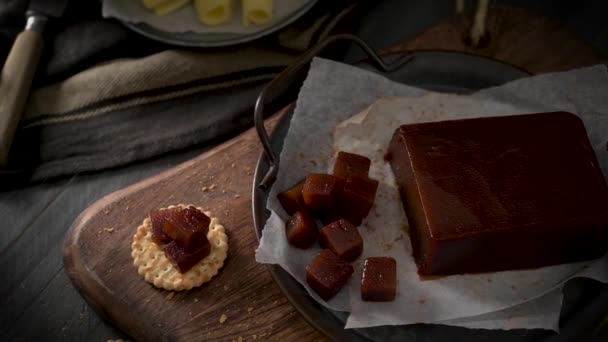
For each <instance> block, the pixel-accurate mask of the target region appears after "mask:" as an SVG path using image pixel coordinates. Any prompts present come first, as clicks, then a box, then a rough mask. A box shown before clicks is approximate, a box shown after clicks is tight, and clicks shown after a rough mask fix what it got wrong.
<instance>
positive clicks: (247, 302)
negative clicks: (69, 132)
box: [64, 113, 324, 341]
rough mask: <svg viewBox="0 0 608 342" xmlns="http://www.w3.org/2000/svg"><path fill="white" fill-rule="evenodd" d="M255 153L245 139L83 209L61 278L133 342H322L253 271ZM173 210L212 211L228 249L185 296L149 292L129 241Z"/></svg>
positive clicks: (264, 275)
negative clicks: (214, 270) (155, 213)
mask: <svg viewBox="0 0 608 342" xmlns="http://www.w3.org/2000/svg"><path fill="white" fill-rule="evenodd" d="M281 114H282V113H278V114H276V115H275V116H274V117H273V118H272V119H270V120H268V122H267V127H269V128H270V127H273V126H274V124H275V123H276V121H277V119H278V118H279V117H280V115H281ZM260 152H261V144H260V143H259V140H258V138H257V135H256V133H255V131H254V130H253V129H251V130H249V131H247V132H245V133H243V134H242V135H240V136H238V137H236V138H234V139H232V140H230V141H228V142H226V143H224V144H222V145H220V146H219V147H217V148H214V149H213V150H212V151H209V152H208V153H205V154H203V155H201V156H199V157H197V158H196V159H193V160H191V161H188V162H186V163H184V164H182V165H180V166H178V167H176V168H174V169H171V170H169V171H167V172H165V173H162V174H160V175H158V176H156V177H153V178H150V179H147V180H145V181H143V182H140V183H138V184H135V185H133V186H130V187H128V188H126V189H123V190H121V191H118V192H115V193H113V194H110V195H108V196H107V197H105V198H103V199H101V200H100V201H98V202H97V203H95V204H94V205H93V206H91V207H89V208H88V209H87V210H86V211H84V212H83V213H82V214H81V215H80V216H79V217H78V218H77V220H76V221H75V222H74V224H73V226H72V227H71V228H70V231H69V232H68V235H67V239H66V242H65V247H64V260H65V266H66V270H67V273H68V275H69V276H70V278H71V279H72V281H73V282H74V284H75V285H76V287H77V288H78V290H79V291H80V293H81V294H82V295H83V296H84V297H85V298H86V299H87V301H88V302H89V303H90V304H91V305H93V306H94V308H95V309H96V311H97V312H99V313H102V314H103V315H104V316H105V318H107V319H109V320H110V321H111V322H113V323H114V324H115V325H116V326H118V327H119V328H120V329H121V330H123V331H124V332H125V333H127V334H128V335H130V336H131V337H132V338H134V339H136V340H138V341H158V340H169V341H202V340H205V341H216V340H217V341H232V340H235V341H241V340H243V341H253V340H268V339H269V338H270V337H272V339H277V340H286V341H294V340H323V339H324V337H323V336H322V335H321V334H320V333H319V332H317V331H316V330H315V329H314V328H312V327H311V326H310V325H309V324H308V323H307V322H306V321H305V320H304V318H302V316H301V315H299V314H298V313H297V311H296V310H295V309H294V308H293V306H291V304H290V303H289V302H288V300H287V298H286V297H285V296H284V295H283V293H282V292H281V291H280V289H279V287H278V286H277V285H276V283H275V282H274V280H273V278H272V277H271V275H270V272H269V271H268V270H267V268H266V266H264V265H261V264H258V263H256V262H255V258H254V252H255V249H256V248H257V245H258V242H257V239H256V236H255V232H254V227H253V219H252V214H251V212H252V211H251V189H252V180H253V172H254V168H255V165H256V163H257V159H258V157H259V155H260ZM177 203H185V204H195V205H197V206H201V207H203V208H205V209H207V210H210V211H211V212H212V213H213V215H214V216H216V217H218V218H219V220H220V222H221V223H223V224H224V226H225V227H226V229H227V233H228V236H229V240H230V241H229V251H228V259H227V260H226V263H225V265H224V267H223V269H222V270H221V271H220V272H219V274H218V275H217V276H216V277H214V278H213V279H212V280H211V282H209V283H207V284H204V285H203V286H201V287H199V288H196V289H193V290H191V291H187V292H171V291H165V290H160V289H157V288H155V287H154V286H152V285H150V284H148V283H147V282H145V281H144V279H143V277H141V276H140V275H139V274H138V273H137V269H136V268H135V266H133V264H132V259H131V255H130V254H131V239H132V236H133V234H134V233H135V230H136V228H137V226H138V225H139V224H140V223H141V221H142V220H143V219H144V218H145V217H146V215H147V214H148V212H149V211H150V210H152V209H156V208H160V207H166V206H168V205H171V204H177ZM223 316H225V321H224V320H220V317H223Z"/></svg>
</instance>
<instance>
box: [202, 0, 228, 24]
mask: <svg viewBox="0 0 608 342" xmlns="http://www.w3.org/2000/svg"><path fill="white" fill-rule="evenodd" d="M232 1H233V0H194V7H196V14H197V16H198V19H199V20H200V21H201V22H202V23H203V24H205V25H221V24H224V23H227V22H229V21H230V20H232Z"/></svg>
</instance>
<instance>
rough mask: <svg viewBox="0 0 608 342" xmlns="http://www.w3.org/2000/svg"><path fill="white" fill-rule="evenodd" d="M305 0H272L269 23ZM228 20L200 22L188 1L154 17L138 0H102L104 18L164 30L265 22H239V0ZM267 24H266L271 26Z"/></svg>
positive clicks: (229, 29)
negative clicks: (273, 2) (165, 13)
mask: <svg viewBox="0 0 608 342" xmlns="http://www.w3.org/2000/svg"><path fill="white" fill-rule="evenodd" d="M307 2H308V0H279V1H275V8H274V13H273V20H272V23H277V22H279V21H281V20H282V19H284V18H286V17H287V16H288V15H290V14H291V13H293V12H294V11H296V10H298V9H300V8H302V6H304V5H305V4H306V3H307ZM235 5H236V6H234V8H233V17H232V21H231V22H230V23H227V24H225V25H219V26H208V25H204V24H202V23H201V22H200V21H199V20H198V18H197V17H196V11H195V9H194V4H193V3H192V4H189V5H186V6H184V7H182V8H181V9H179V10H177V11H175V12H173V13H170V14H169V15H166V16H162V17H161V16H157V15H156V14H155V13H154V12H153V11H152V10H149V9H147V8H145V7H144V6H143V4H142V2H141V1H140V0H104V1H103V8H102V13H103V16H104V18H116V19H118V20H121V21H125V22H130V23H146V24H148V25H150V26H152V27H154V28H156V29H159V30H162V31H165V32H174V33H183V32H195V33H255V32H258V31H260V30H264V29H266V28H268V25H250V26H244V25H242V22H243V19H242V18H243V17H242V12H243V11H242V9H241V2H240V1H236V2H235ZM272 23H271V24H269V25H272Z"/></svg>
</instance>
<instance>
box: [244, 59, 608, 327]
mask: <svg viewBox="0 0 608 342" xmlns="http://www.w3.org/2000/svg"><path fill="white" fill-rule="evenodd" d="M336 80H339V82H338V81H336ZM605 94H608V77H607V74H606V68H605V67H604V66H596V67H591V68H585V69H579V70H575V71H570V72H566V73H555V74H545V75H540V76H535V77H529V78H525V79H522V80H517V81H514V82H511V83H508V84H506V85H503V86H500V87H496V88H491V89H486V90H483V91H480V92H478V93H476V94H474V95H472V96H457V95H448V94H438V93H432V92H428V91H425V90H421V89H417V88H413V87H409V86H405V85H402V84H398V83H394V82H392V81H389V80H387V79H385V78H383V77H381V76H379V75H376V74H373V73H370V72H368V71H364V70H361V69H358V68H354V67H351V66H347V65H343V64H340V63H335V62H331V61H327V60H323V59H316V60H314V61H313V63H312V66H311V69H310V72H309V75H308V78H307V80H306V82H305V83H304V85H303V87H302V89H301V92H300V96H299V98H298V101H297V104H296V109H295V112H294V116H293V119H292V121H291V126H290V129H289V131H288V134H287V137H286V139H285V145H284V148H283V151H282V152H281V165H289V167H281V169H280V170H279V174H278V178H277V182H276V183H275V185H274V186H273V188H272V189H271V192H270V196H269V201H268V205H267V206H268V208H269V209H270V210H271V211H272V215H271V217H270V219H269V221H268V223H267V224H266V226H265V228H264V234H263V237H262V239H261V241H260V246H259V248H258V250H257V251H256V260H257V261H258V262H262V263H273V264H280V265H281V266H282V267H283V268H284V269H286V270H287V271H288V272H289V273H290V274H291V275H292V276H293V277H294V278H295V279H297V280H298V281H299V282H300V283H302V284H303V285H304V286H305V287H306V288H307V289H308V287H307V286H306V282H305V267H306V265H307V264H308V263H309V262H310V260H312V258H313V257H314V256H315V255H316V254H317V253H318V252H319V248H318V247H313V248H311V249H309V250H306V251H302V250H299V249H296V248H293V247H291V246H289V245H288V244H287V243H286V238H285V234H284V224H283V220H282V219H281V218H280V216H283V217H284V212H283V211H282V208H280V205H279V204H278V202H277V201H276V199H275V195H276V193H277V192H280V191H283V190H284V189H287V188H289V187H290V186H292V185H293V184H295V183H296V182H297V181H299V180H301V179H303V178H304V177H305V176H306V174H308V173H309V172H313V171H315V172H327V171H329V170H331V167H332V165H333V160H334V159H333V158H334V152H335V151H336V149H343V150H347V151H351V152H358V153H363V154H365V155H367V156H368V157H370V158H372V159H373V162H372V168H371V170H370V176H371V177H374V178H376V179H379V180H380V182H381V184H380V187H379V190H378V194H377V197H376V203H377V205H375V206H374V208H373V209H372V212H371V213H370V215H369V216H368V217H367V218H366V219H365V220H364V222H363V224H362V226H360V228H359V231H360V233H361V234H362V235H363V238H364V241H365V247H364V252H363V255H362V256H361V257H360V258H359V259H358V261H357V262H355V263H354V264H353V266H354V268H355V270H356V273H355V275H354V276H353V277H352V278H351V280H350V281H349V283H348V284H347V285H346V287H345V289H343V290H342V291H340V293H339V294H338V295H337V296H336V297H334V298H333V299H331V300H330V301H329V302H324V301H323V300H321V299H319V298H318V297H317V296H316V294H315V293H314V292H313V291H310V290H309V293H310V294H311V296H313V297H314V298H315V299H316V300H317V301H319V302H320V303H322V304H323V305H325V306H327V307H328V308H330V309H333V310H339V311H350V315H349V318H348V320H347V323H346V327H347V328H356V327H372V326H378V325H397V324H409V323H416V322H435V323H443V324H451V325H460V326H467V327H474V328H501V329H510V328H547V329H554V330H556V329H557V319H558V317H559V308H560V306H561V291H560V290H561V286H562V285H563V283H564V282H565V281H566V280H567V279H569V278H571V277H574V276H581V275H584V276H588V277H591V278H595V279H598V280H600V281H608V274H607V273H608V262H607V261H606V260H607V259H608V257H604V258H603V259H600V260H598V261H595V262H581V263H575V264H566V265H557V266H551V267H544V268H540V269H536V270H527V271H508V272H496V273H487V274H478V275H456V276H449V277H443V278H438V279H434V280H425V281H421V280H420V279H419V277H418V275H417V273H416V267H415V264H414V261H413V258H412V257H411V246H410V243H409V239H408V236H407V234H405V233H404V231H403V227H405V226H406V225H407V221H406V218H405V215H404V213H403V210H402V209H401V206H400V200H399V195H398V192H397V191H396V187H395V184H394V178H393V176H392V172H391V171H390V167H389V166H388V164H386V163H384V162H383V160H382V155H383V154H384V152H385V151H386V146H387V144H388V139H390V137H391V136H392V133H393V131H394V129H396V128H397V127H398V126H399V125H400V124H402V123H406V122H420V121H434V120H444V119H449V118H462V117H478V116H485V115H508V114H521V113H530V112H539V111H551V110H565V111H571V112H573V113H577V114H579V115H580V116H581V117H582V118H583V121H584V122H585V126H586V128H587V130H588V134H589V137H590V140H591V143H592V145H593V146H594V148H595V151H596V154H597V155H598V158H599V160H600V166H601V168H602V170H603V172H604V174H605V175H606V174H608V152H606V151H605V148H606V142H607V140H608V97H607V96H606V95H605ZM397 96H400V97H401V98H391V97H397ZM403 97H407V98H403ZM378 99H382V100H380V101H377V100H378ZM376 101H377V102H376ZM370 105H371V107H370ZM395 112H397V113H399V114H400V115H397V116H391V115H387V114H391V113H395ZM357 113H361V114H359V115H356V116H355V117H354V118H353V117H352V116H353V115H355V114H357ZM349 118H350V119H349ZM347 119H349V120H348V121H347V122H343V121H344V120H347ZM336 126H337V127H336ZM311 132H314V133H311ZM334 134H335V140H334ZM369 137H374V138H373V139H369ZM379 137H380V138H379ZM334 145H335V146H334ZM387 255H390V256H393V257H395V258H396V260H397V261H398V281H399V290H398V291H399V292H398V296H397V298H396V300H395V301H394V302H390V303H363V302H361V301H360V299H359V298H360V295H359V285H360V283H359V280H360V272H361V265H360V262H362V260H364V258H366V257H368V256H387Z"/></svg>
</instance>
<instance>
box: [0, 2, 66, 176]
mask: <svg viewBox="0 0 608 342" xmlns="http://www.w3.org/2000/svg"><path fill="white" fill-rule="evenodd" d="M67 3H68V0H31V1H30V4H29V8H28V10H27V12H26V17H27V22H26V25H25V30H24V31H22V32H21V33H19V35H18V36H17V39H15V42H14V43H13V47H12V48H11V51H10V52H9V54H8V57H7V58H6V62H5V63H4V67H3V68H2V72H1V73H0V168H4V167H6V166H7V163H8V155H9V151H10V147H11V144H12V141H13V137H14V135H15V131H16V130H17V125H18V123H19V119H20V118H21V114H22V113H23V109H24V107H25V103H26V101H27V97H28V95H29V91H30V86H31V85H32V79H33V78H34V73H35V71H36V67H37V66H38V61H39V60H40V55H41V53H42V46H43V38H42V33H43V32H44V29H45V27H46V24H47V22H48V21H49V19H56V18H59V17H61V16H62V15H63V13H64V12H65V8H66V7H67Z"/></svg>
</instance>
